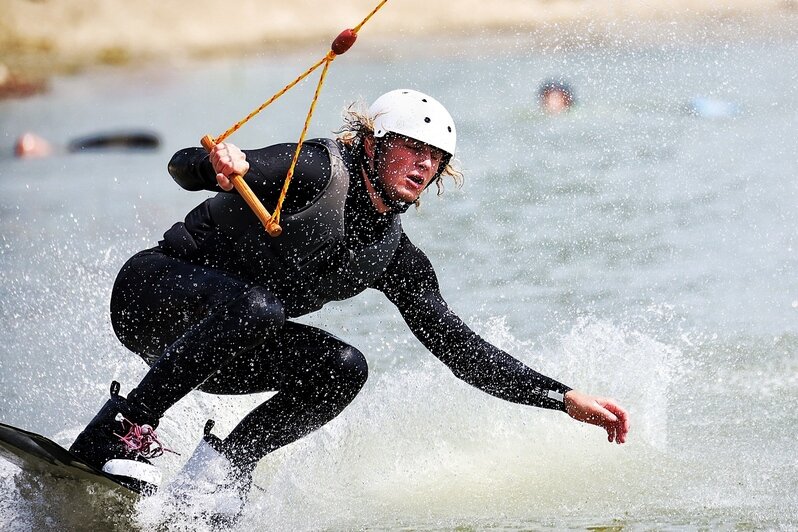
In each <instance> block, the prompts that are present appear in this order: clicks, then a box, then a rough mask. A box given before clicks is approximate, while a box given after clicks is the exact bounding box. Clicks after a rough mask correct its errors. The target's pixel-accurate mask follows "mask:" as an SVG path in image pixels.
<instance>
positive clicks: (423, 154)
mask: <svg viewBox="0 0 798 532" xmlns="http://www.w3.org/2000/svg"><path fill="white" fill-rule="evenodd" d="M418 164H419V166H423V167H424V168H432V150H431V149H430V148H425V149H422V150H420V151H419V152H418Z"/></svg>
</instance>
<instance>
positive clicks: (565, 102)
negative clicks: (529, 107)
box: [538, 79, 575, 115]
mask: <svg viewBox="0 0 798 532" xmlns="http://www.w3.org/2000/svg"><path fill="white" fill-rule="evenodd" d="M538 100H539V101H540V107H541V108H542V109H543V111H544V112H545V113H547V114H550V115H557V114H560V113H564V112H566V111H568V110H570V109H571V107H573V106H574V103H575V102H574V100H575V98H574V91H573V89H572V88H571V86H570V85H569V84H568V83H566V82H564V81H559V80H556V79H550V80H547V81H545V82H543V84H542V85H541V86H540V89H538Z"/></svg>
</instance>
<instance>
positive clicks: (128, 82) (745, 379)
mask: <svg viewBox="0 0 798 532" xmlns="http://www.w3.org/2000/svg"><path fill="white" fill-rule="evenodd" d="M659 32H660V33H659V34H658V35H657V36H655V37H656V38H652V39H640V40H625V39H620V38H619V39H614V40H613V39H609V40H606V39H605V40H597V41H596V42H593V41H590V40H585V41H579V40H577V41H575V42H570V43H564V44H563V45H562V46H560V45H558V44H557V43H555V44H550V45H548V46H546V47H540V46H539V45H538V44H536V43H538V41H537V40H534V39H529V38H527V37H525V36H522V35H507V34H502V35H500V34H495V33H491V32H485V33H481V34H480V35H478V36H472V37H469V38H461V39H458V40H456V41H453V42H451V41H447V42H445V41H444V40H443V39H438V40H436V39H432V40H429V41H424V42H415V41H414V42H413V44H412V45H407V43H406V42H402V41H401V40H393V41H376V40H375V41H372V42H371V43H370V42H369V39H368V38H365V37H364V38H362V42H361V43H359V44H358V46H357V47H356V48H355V49H353V51H352V52H350V54H347V55H346V56H344V57H342V58H340V59H338V60H337V61H336V62H335V63H334V64H333V65H332V67H331V72H330V75H329V78H328V81H327V83H326V85H325V88H324V90H323V92H322V97H321V100H320V102H319V105H318V109H317V112H316V117H315V120H314V124H313V127H312V128H311V135H313V136H325V135H330V132H331V131H332V130H334V129H335V128H336V127H337V126H338V125H339V117H340V112H341V110H342V109H343V107H344V106H345V105H347V104H348V103H349V102H351V101H352V100H354V99H358V98H362V99H364V100H367V101H368V100H373V99H374V98H375V97H376V96H378V95H379V94H381V93H382V92H385V91H387V90H390V89H393V88H398V87H412V88H417V89H419V90H423V91H425V92H428V93H430V94H432V95H434V96H435V97H436V98H438V99H439V100H441V101H442V102H444V103H445V104H446V106H447V107H448V108H449V110H450V111H451V113H452V114H453V116H454V117H455V120H456V121H457V123H458V127H459V138H460V143H459V155H458V158H459V161H460V164H461V167H462V168H463V170H464V173H465V177H466V181H465V186H464V187H463V188H462V189H457V188H455V187H454V186H449V187H448V188H447V190H446V193H445V194H444V195H443V196H442V197H440V198H436V197H435V196H434V195H433V194H429V195H427V196H426V197H425V198H424V200H423V204H422V207H421V209H420V210H418V211H415V210H411V211H409V212H408V213H407V215H406V216H404V227H405V230H406V232H407V233H408V235H409V236H410V238H411V239H412V240H413V241H414V242H415V243H416V244H417V245H418V246H419V247H421V248H422V249H424V250H425V251H426V252H427V254H428V255H429V257H430V259H431V260H432V262H433V264H434V265H435V267H436V270H437V272H438V276H439V279H440V282H441V285H442V290H443V294H444V296H445V297H446V299H447V300H448V302H449V303H450V305H451V306H452V307H453V308H454V309H455V310H456V311H457V312H458V313H459V314H460V315H461V316H463V317H464V318H465V319H466V321H468V323H469V324H471V325H472V327H473V328H474V329H475V330H476V331H478V332H479V333H480V334H481V335H483V336H484V337H486V338H488V339H489V340H491V341H492V342H494V343H495V344H496V345H499V346H500V347H502V348H504V349H506V350H508V351H509V352H511V353H513V354H514V355H515V356H517V357H519V358H520V359H522V360H523V361H525V362H526V363H527V364H529V365H531V366H532V367H534V368H536V369H538V370H540V371H542V372H543V373H545V374H548V375H551V376H553V377H555V378H557V379H559V380H561V381H562V382H565V383H567V384H569V385H571V386H573V387H575V388H579V389H582V390H584V391H588V392H591V393H596V394H602V395H608V396H611V397H614V398H616V399H617V400H618V401H619V402H621V403H622V404H623V405H625V406H626V407H627V408H628V410H629V411H630V414H631V420H632V430H631V433H630V436H629V442H628V443H627V444H626V445H624V446H617V445H609V444H607V442H606V439H605V436H604V435H603V433H602V431H601V430H599V429H597V428H595V427H590V426H586V425H582V424H579V423H575V422H573V421H571V420H570V419H569V418H568V417H567V416H565V415H564V414H562V413H558V412H552V411H546V410H540V409H533V408H528V407H522V406H518V405H514V404H510V403H506V402H503V401H500V400H498V399H495V398H492V397H490V396H488V395H485V394H483V393H481V392H479V391H478V390H475V389H472V388H470V387H469V386H467V385H465V384H463V383H462V382H460V381H458V380H456V379H455V378H454V377H453V376H452V375H451V374H450V373H449V372H448V370H446V368H445V367H443V366H442V365H441V364H440V363H438V362H437V361H436V360H435V359H434V358H433V357H432V356H431V355H430V354H429V353H428V352H426V351H425V350H424V349H423V348H422V347H421V345H420V344H419V343H418V342H417V341H416V340H415V339H414V338H413V337H412V335H411V334H410V333H409V332H408V330H407V328H406V326H405V325H404V324H403V323H402V321H401V319H400V317H399V315H398V313H397V312H396V311H395V309H394V308H392V306H391V305H390V304H389V303H387V302H386V301H385V300H384V298H383V297H382V296H381V295H380V294H379V293H366V294H364V295H361V296H359V297H358V298H355V299H353V300H350V301H347V302H345V303H341V304H335V305H330V306H329V307H327V308H325V309H324V310H323V311H321V312H319V313H317V314H314V315H311V316H308V317H307V318H306V319H305V321H306V322H308V323H312V324H314V325H317V326H321V327H324V328H326V329H327V330H329V331H331V332H333V333H335V334H337V335H339V336H341V337H343V338H345V339H346V340H347V341H349V342H351V343H352V344H354V345H355V346H357V347H359V348H360V349H361V350H362V351H363V352H364V353H365V354H366V356H367V358H368V360H369V363H370V366H371V377H370V380H369V382H368V383H367V385H366V387H365V388H364V390H363V391H362V393H361V394H360V395H359V396H358V398H357V399H356V400H355V401H354V403H353V404H352V405H351V406H350V407H349V408H348V409H347V410H346V411H345V412H344V413H343V414H342V415H341V416H340V417H338V418H337V419H335V420H334V421H333V422H331V423H330V424H329V425H327V426H326V427H324V428H323V429H322V430H320V431H318V432H316V433H314V434H312V435H311V436H309V437H306V438H305V439H303V440H301V441H299V442H297V443H295V444H293V445H290V446H288V447H286V448H284V449H281V450H280V451H278V452H276V453H274V454H273V455H271V456H269V457H268V458H267V459H265V460H263V461H262V463H261V465H260V467H259V468H258V470H257V471H256V479H255V481H256V484H257V486H258V488H256V489H254V490H253V492H252V494H251V496H250V501H249V506H248V508H247V511H246V514H245V516H244V518H243V520H242V522H241V524H240V529H241V530H248V529H259V530H355V529H366V530H389V529H391V530H392V529H402V530H453V529H457V530H562V529H575V530H580V529H581V530H584V529H601V530H651V529H658V530H695V529H700V530H707V529H717V528H720V529H725V530H759V529H781V530H788V529H795V528H796V527H798V445H797V444H798V277H797V275H796V274H797V273H798V258H797V255H796V247H797V246H798V231H797V230H796V227H798V225H797V224H796V214H798V212H796V206H798V180H796V175H798V127H797V126H796V124H798V88H797V87H798V67H796V60H795V58H796V57H798V36H796V35H795V34H792V35H790V33H789V32H788V33H787V34H784V33H780V34H779V35H778V36H775V35H768V34H760V35H756V34H753V35H751V34H746V36H745V37H741V38H739V39H734V40H732V39H726V38H713V35H712V30H711V28H709V29H708V28H703V29H701V31H699V33H698V34H693V37H692V38H689V39H684V38H682V35H681V34H680V29H679V27H678V26H674V27H669V28H666V29H660V30H659ZM323 49H324V44H323V43H320V44H319V47H318V48H313V49H303V50H300V51H297V52H295V53H291V54H283V55H276V56H267V55H265V54H264V55H262V56H258V55H250V56H248V57H246V58H243V59H241V60H239V61H235V62H230V61H216V62H212V63H208V64H204V65H198V64H190V63H186V64H181V65H175V66H173V67H170V68H165V67H161V68H147V69H138V70H132V71H121V70H114V71H108V72H97V73H93V74H87V75H82V76H76V77H68V78H56V79H55V80H54V83H53V87H52V91H51V92H50V93H49V94H47V95H43V96H38V97H35V98H31V99H28V100H24V101H6V102H0V120H2V132H3V134H4V137H3V138H2V139H0V144H1V145H0V149H2V150H3V153H4V155H3V158H2V160H0V221H1V222H2V226H3V231H2V236H0V419H1V420H2V421H3V422H6V423H10V424H14V425H18V426H22V427H25V428H27V429H29V430H33V431H35V432H40V433H43V434H46V435H48V436H50V437H52V438H54V439H55V440H57V441H59V442H60V443H62V444H64V445H68V444H69V443H70V442H71V441H72V439H73V438H74V437H75V436H76V434H77V432H78V431H79V430H80V429H81V428H82V427H83V425H84V424H85V423H86V422H87V421H88V419H89V418H90V417H91V416H92V415H93V414H94V412H95V411H96V410H97V408H98V407H99V406H100V405H101V404H102V402H103V401H104V400H105V397H106V396H107V390H108V385H109V383H110V381H111V380H112V379H116V380H119V381H120V382H121V383H122V390H123V393H124V392H126V391H128V390H130V389H131V388H132V387H133V386H135V385H136V384H137V382H138V379H139V378H140V377H141V376H142V375H143V373H144V370H145V367H144V364H143V362H141V361H140V360H139V359H138V358H137V357H136V356H134V355H131V354H130V353H128V352H127V351H126V350H125V348H124V347H122V346H121V344H120V343H119V342H118V341H117V340H116V338H115V337H114V335H113V333H112V331H111V328H110V322H109V317H108V301H109V297H110V290H111V285H112V282H113V279H114V277H115V275H116V272H117V271H118V270H119V268H120V267H121V265H122V264H123V262H124V261H125V260H126V259H127V258H128V257H129V256H130V255H132V254H133V253H135V252H136V251H138V250H139V249H143V248H145V247H149V246H151V245H153V244H154V242H156V241H157V240H158V239H159V238H160V236H161V234H162V233H163V231H164V230H165V229H167V228H168V227H169V226H170V225H171V224H172V223H174V222H175V221H177V220H178V219H180V218H182V217H183V215H184V214H185V213H186V212H187V211H188V210H189V209H190V208H191V207H192V206H194V205H195V204H197V203H199V202H200V201H202V199H204V198H205V197H206V196H207V194H206V193H189V192H186V191H183V190H181V189H180V188H179V187H178V186H177V185H176V184H174V183H173V182H172V180H171V179H170V178H169V176H168V174H167V172H166V163H167V161H168V160H169V158H170V156H171V154H172V153H173V152H174V151H176V150H177V149H179V148H181V147H184V146H189V145H197V144H198V141H199V139H200V138H201V137H202V136H203V135H204V134H206V133H211V134H214V135H218V134H219V133H221V132H222V131H224V130H225V129H226V128H227V127H228V126H229V125H231V124H232V123H233V122H235V121H237V120H238V119H240V118H241V117H243V116H245V115H246V114H247V113H248V112H249V111H250V110H251V109H253V108H255V107H257V106H258V105H259V104H260V103H261V101H263V100H264V99H265V98H267V97H268V96H270V95H271V94H273V93H274V92H276V91H277V90H278V89H280V88H282V87H283V85H284V84H285V83H287V82H288V81H290V80H291V79H293V78H294V77H295V76H296V75H298V74H299V73H300V72H302V71H304V69H305V68H306V67H307V66H308V65H310V64H312V63H313V62H314V61H315V60H316V59H317V58H318V57H320V56H321V54H322V53H323ZM551 76H562V77H564V78H566V79H568V80H569V81H570V82H571V84H572V85H573V86H574V87H575V90H576V95H577V98H578V105H577V107H576V108H575V109H574V110H573V111H572V112H571V113H569V114H567V115H565V116H557V117H548V116H545V115H543V114H541V113H540V111H538V109H537V107H536V101H535V93H536V90H537V86H538V85H539V83H540V82H541V81H542V80H543V79H545V78H548V77H551ZM313 79H314V81H311V82H308V83H304V84H302V85H300V86H299V87H298V88H296V89H294V91H292V92H291V93H289V94H288V95H287V96H285V97H284V98H283V99H281V100H280V101H278V102H277V103H276V104H274V105H273V106H272V107H270V108H269V109H267V110H266V111H264V112H263V113H262V115H260V116H258V117H257V118H256V119H254V120H253V121H252V122H251V123H250V124H248V125H247V126H245V127H244V128H243V129H242V130H241V131H240V132H238V133H236V135H235V136H233V137H232V138H231V139H230V140H231V141H233V142H236V143H238V144H239V145H241V146H242V147H259V146H262V145H267V144H271V143H274V142H281V141H295V140H296V139H297V138H298V136H299V131H300V129H301V125H302V120H303V119H304V116H305V113H306V110H307V107H308V105H309V102H310V98H311V94H312V90H313V86H314V85H315V77H314V78H313ZM696 97H703V98H709V99H712V100H718V101H721V102H727V103H729V104H731V105H729V106H727V108H731V109H732V110H733V112H732V113H731V114H730V115H729V116H719V117H709V116H706V117H701V116H693V115H690V114H689V113H687V112H686V107H687V106H688V104H689V102H690V101H691V100H692V99H693V98H696ZM132 127H136V128H147V129H152V130H154V131H156V132H158V133H159V134H160V135H161V137H162V140H163V147H162V149H160V150H158V151H157V152H154V153H152V152H151V153H138V154H130V153H128V154H125V153H116V154H113V153H110V154H109V153H106V154H79V155H78V154H76V155H56V156H54V157H51V158H48V159H43V160H28V161H20V160H15V159H13V158H11V156H10V152H11V145H12V143H13V139H14V137H15V136H16V135H18V134H20V133H21V132H23V131H25V130H32V131H36V132H39V133H41V134H42V135H44V136H46V137H48V138H49V139H50V140H51V141H53V142H55V143H65V142H66V141H67V139H69V138H72V137H75V136H78V135H82V134H85V133H90V132H93V131H106V130H114V129H120V128H132ZM263 399H264V397H248V398H234V397H224V398H216V397H212V396H208V395H204V394H202V393H199V392H196V393H194V394H192V395H190V396H189V397H187V398H186V399H184V400H183V401H181V402H180V403H179V404H178V405H177V406H176V407H174V408H173V409H171V410H170V411H169V413H168V414H167V417H166V418H165V419H164V421H163V423H162V426H161V430H160V432H161V437H162V439H163V440H164V441H165V442H167V444H168V445H169V446H170V447H172V448H176V449H178V450H180V451H181V452H183V453H184V455H183V456H182V457H177V456H167V457H164V458H163V459H162V464H163V467H164V470H165V474H166V476H167V477H169V476H170V475H173V474H174V473H175V472H176V471H177V470H178V469H179V467H180V465H181V463H182V461H183V460H184V459H185V456H186V454H188V453H190V451H191V449H193V447H194V445H196V442H197V441H198V440H199V438H200V435H201V431H202V425H203V422H204V420H205V419H207V418H209V417H212V418H214V419H216V420H217V427H218V429H217V430H218V432H219V433H221V434H224V433H226V431H229V430H230V429H231V428H232V427H233V426H234V424H235V422H236V421H237V420H238V419H240V417H241V416H243V414H244V413H245V412H246V411H247V409H248V408H251V407H252V406H253V405H255V404H257V402H258V401H259V400H263ZM161 513H162V507H161V506H160V502H159V500H158V499H157V497H156V498H154V499H150V500H148V501H145V502H143V503H141V504H138V505H130V504H126V503H124V501H120V500H117V499H116V498H115V497H113V496H109V495H105V494H95V493H93V492H92V491H91V490H90V489H88V488H86V487H85V486H81V485H67V484H64V483H60V484H59V483H55V482H53V481H52V480H47V479H45V480H40V479H34V478H30V477H28V476H26V475H24V474H21V473H19V471H18V470H16V469H15V468H14V467H12V466H10V465H8V464H6V463H0V523H3V524H0V529H8V530H16V529H19V530H26V529H30V528H35V529H43V528H48V529H61V530H68V529H111V528H117V529H122V528H125V529H130V528H132V529H141V530H144V529H149V528H151V527H153V526H155V525H157V524H158V523H159V521H160V519H161V517H162V516H161ZM4 527H5V528H4ZM201 527H202V524H201V523H198V522H195V521H193V520H192V518H191V516H188V515H178V516H177V517H175V518H173V520H172V521H171V524H170V525H168V526H167V528H168V529H174V530H181V529H198V528H199V529H201Z"/></svg>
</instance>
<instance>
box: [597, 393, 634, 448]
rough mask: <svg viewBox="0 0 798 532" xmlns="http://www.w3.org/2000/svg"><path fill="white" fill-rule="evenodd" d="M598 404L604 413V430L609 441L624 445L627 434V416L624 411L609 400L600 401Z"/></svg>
mask: <svg viewBox="0 0 798 532" xmlns="http://www.w3.org/2000/svg"><path fill="white" fill-rule="evenodd" d="M600 404H601V407H602V410H604V412H606V415H605V420H606V422H605V423H606V424H605V425H604V428H605V429H606V430H607V437H608V439H609V441H610V442H613V441H614V442H616V443H624V442H625V441H626V435H627V434H628V433H629V415H628V414H627V413H626V410H624V409H623V408H622V407H621V406H620V405H618V404H616V403H615V402H613V401H612V400H609V399H603V400H601V401H600Z"/></svg>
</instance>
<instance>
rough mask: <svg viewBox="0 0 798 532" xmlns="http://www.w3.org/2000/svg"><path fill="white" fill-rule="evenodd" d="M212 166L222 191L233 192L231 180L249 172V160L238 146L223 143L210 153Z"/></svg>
mask: <svg viewBox="0 0 798 532" xmlns="http://www.w3.org/2000/svg"><path fill="white" fill-rule="evenodd" d="M210 158H211V165H213V169H214V171H215V172H216V182H217V183H218V184H219V187H221V189H222V190H225V191H230V190H233V183H232V181H230V178H231V177H232V176H234V175H241V176H243V175H244V174H246V173H247V172H248V171H249V163H248V162H247V158H246V156H245V155H244V152H242V151H241V150H240V149H238V146H236V145H235V144H228V143H226V142H222V143H220V144H217V145H216V146H214V147H213V149H212V150H211V152H210Z"/></svg>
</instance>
